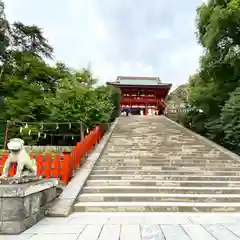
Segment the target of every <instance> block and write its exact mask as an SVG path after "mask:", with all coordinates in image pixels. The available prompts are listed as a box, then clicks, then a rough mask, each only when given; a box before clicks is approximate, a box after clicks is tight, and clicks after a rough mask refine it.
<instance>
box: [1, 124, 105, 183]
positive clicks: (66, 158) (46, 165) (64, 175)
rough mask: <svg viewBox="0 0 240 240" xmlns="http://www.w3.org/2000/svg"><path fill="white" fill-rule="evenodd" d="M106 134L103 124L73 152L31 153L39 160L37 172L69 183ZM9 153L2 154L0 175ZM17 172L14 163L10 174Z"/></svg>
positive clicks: (39, 174) (32, 156)
mask: <svg viewBox="0 0 240 240" xmlns="http://www.w3.org/2000/svg"><path fill="white" fill-rule="evenodd" d="M103 134H104V128H103V126H102V125H101V126H97V127H96V128H94V129H93V130H92V131H91V132H90V133H89V134H88V135H87V136H86V137H85V138H84V139H83V140H82V141H81V142H78V143H77V144H76V146H75V147H74V148H73V149H72V152H71V153H62V154H57V155H54V156H53V155H51V154H46V155H43V154H30V156H31V158H35V159H36V161H37V174H38V176H43V177H45V178H58V179H60V180H61V181H62V182H63V183H65V184H67V183H68V182H69V180H70V179H71V177H72V176H73V171H74V170H75V169H77V168H79V167H80V164H81V160H82V159H83V158H84V157H86V156H87V155H88V154H89V153H90V152H91V151H92V150H93V149H94V147H95V146H96V145H97V144H98V142H99V141H100V140H101V138H102V136H103ZM7 157H8V154H2V155H0V175H1V174H2V169H3V166H4V164H5V162H6V159H7ZM15 173H16V164H13V165H12V166H11V168H10V171H9V176H13V175H14V174H15Z"/></svg>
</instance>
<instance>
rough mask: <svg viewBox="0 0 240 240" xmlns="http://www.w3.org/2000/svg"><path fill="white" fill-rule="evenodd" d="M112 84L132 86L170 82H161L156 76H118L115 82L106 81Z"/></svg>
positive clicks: (165, 84)
mask: <svg viewBox="0 0 240 240" xmlns="http://www.w3.org/2000/svg"><path fill="white" fill-rule="evenodd" d="M108 84H112V85H118V86H119V85H128V86H129V85H134V86H141V85H142V86H171V85H172V84H167V83H162V82H161V80H160V78H158V77H123V76H119V77H118V78H117V80H116V81H115V82H108Z"/></svg>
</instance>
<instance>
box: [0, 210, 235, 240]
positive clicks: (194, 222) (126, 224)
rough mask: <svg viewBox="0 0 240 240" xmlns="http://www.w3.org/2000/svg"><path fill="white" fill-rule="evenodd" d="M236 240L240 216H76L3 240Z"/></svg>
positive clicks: (50, 221)
mask: <svg viewBox="0 0 240 240" xmlns="http://www.w3.org/2000/svg"><path fill="white" fill-rule="evenodd" d="M23 239H24V240H25V239H31V240H36V239H39V240H40V239H41V240H48V239H51V240H53V239H56V240H62V239H64V240H185V239H186V240H187V239H192V240H214V239H215V240H216V239H218V240H236V239H240V213H73V214H72V215H70V216H69V217H66V218H45V219H43V220H42V221H40V222H39V223H38V224H36V225H35V226H33V227H32V228H30V229H28V230H27V231H26V232H24V233H23V234H21V235H19V236H0V240H23Z"/></svg>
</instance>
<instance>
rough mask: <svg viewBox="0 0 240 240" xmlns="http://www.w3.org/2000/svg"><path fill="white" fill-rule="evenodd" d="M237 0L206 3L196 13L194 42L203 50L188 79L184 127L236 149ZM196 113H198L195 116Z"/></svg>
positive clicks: (239, 56)
mask: <svg viewBox="0 0 240 240" xmlns="http://www.w3.org/2000/svg"><path fill="white" fill-rule="evenodd" d="M239 26H240V0H210V1H209V2H208V3H207V4H206V3H204V4H202V6H200V7H199V8H198V9H197V30H198V32H197V36H198V41H199V43H200V44H201V45H202V47H203V48H204V49H205V54H204V55H203V56H202V57H201V59H200V69H199V71H198V73H196V74H195V75H193V76H191V77H190V79H189V87H188V96H189V103H190V105H191V106H192V107H193V109H197V111H195V112H193V111H188V113H187V114H186V115H185V117H184V121H185V124H186V125H187V126H189V127H191V128H192V129H193V130H195V131H197V132H199V133H200V134H202V135H205V136H207V137H209V138H210V139H212V140H214V141H216V142H218V143H220V144H222V145H224V146H228V147H229V146H231V147H232V148H234V147H238V144H239V143H238V142H239V138H238V133H239V130H238V128H239V127H238V122H239V121H238V120H239V119H238V114H239V111H238V110H239V109H238V108H239V80H240V68H239V65H240V48H239V46H240V27H239ZM199 109H201V110H202V112H199Z"/></svg>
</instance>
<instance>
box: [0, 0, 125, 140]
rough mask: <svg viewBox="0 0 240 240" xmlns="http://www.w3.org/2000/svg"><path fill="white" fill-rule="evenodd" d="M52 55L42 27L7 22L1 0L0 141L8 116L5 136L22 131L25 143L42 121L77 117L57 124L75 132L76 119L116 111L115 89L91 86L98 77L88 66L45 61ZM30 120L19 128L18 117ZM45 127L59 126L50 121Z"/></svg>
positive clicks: (91, 121) (91, 119) (92, 120)
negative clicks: (62, 124) (21, 128)
mask: <svg viewBox="0 0 240 240" xmlns="http://www.w3.org/2000/svg"><path fill="white" fill-rule="evenodd" d="M52 58H53V48H52V47H51V45H50V44H49V43H48V40H47V39H46V38H45V37H44V33H43V30H42V29H41V28H39V27H38V26H36V25H25V24H23V23H21V22H15V23H13V24H9V23H8V21H7V18H6V16H5V13H4V4H3V1H2V0H0V122H3V124H2V125H0V144H1V141H2V137H3V135H4V130H3V129H4V127H5V125H4V124H5V122H6V121H7V120H10V121H11V123H10V124H9V128H10V129H9V137H13V136H14V137H16V136H22V135H24V137H23V138H24V140H25V141H26V142H27V143H37V142H39V141H40V140H38V139H36V138H34V134H35V135H36V134H38V133H39V132H40V131H41V129H40V128H41V124H40V123H41V122H45V123H46V122H76V123H77V124H76V125H74V126H72V127H71V128H70V129H69V127H68V124H67V126H64V127H62V128H63V129H61V130H62V131H64V132H65V133H70V134H71V133H74V134H76V135H80V129H79V128H80V126H79V122H80V121H82V122H84V126H85V129H84V130H86V128H87V127H88V128H89V129H91V128H92V127H94V126H96V125H98V124H101V123H108V122H109V121H110V120H113V119H114V118H115V117H116V116H117V115H118V114H117V112H118V111H119V105H120V104H119V100H120V97H119V96H120V95H119V93H118V91H117V90H116V89H112V88H110V87H107V86H100V87H96V83H97V79H96V78H94V77H93V74H92V72H91V71H89V70H88V69H81V70H75V69H72V68H70V67H68V66H67V65H65V64H64V63H62V62H57V63H56V64H55V66H50V65H49V64H48V63H47V62H46V59H52ZM29 121H30V122H38V124H31V126H29V127H28V128H26V129H23V131H22V133H20V132H19V129H20V127H21V122H29ZM13 122H14V124H13ZM45 126H46V125H45ZM44 130H45V133H46V131H47V133H48V134H55V133H59V131H60V130H56V126H55V125H54V124H53V125H52V127H48V129H44ZM29 132H31V133H32V134H33V135H31V134H29Z"/></svg>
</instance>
